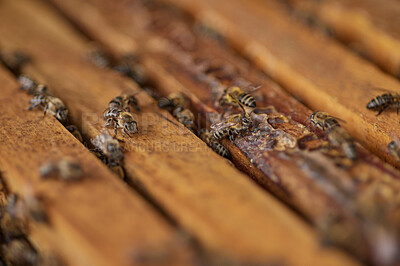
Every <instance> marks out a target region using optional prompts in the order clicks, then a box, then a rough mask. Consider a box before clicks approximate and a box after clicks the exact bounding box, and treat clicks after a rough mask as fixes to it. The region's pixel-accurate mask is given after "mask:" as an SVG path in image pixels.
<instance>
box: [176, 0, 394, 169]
mask: <svg viewBox="0 0 400 266" xmlns="http://www.w3.org/2000/svg"><path fill="white" fill-rule="evenodd" d="M171 2H173V3H175V4H177V5H179V6H181V7H182V8H184V9H186V10H188V11H190V12H191V13H192V14H193V15H194V16H196V17H197V18H198V19H199V20H200V21H203V22H205V23H208V24H211V25H212V26H213V27H215V28H217V29H218V30H219V31H220V32H221V33H223V34H224V35H225V36H226V37H227V38H228V39H229V40H230V41H231V43H232V44H233V45H234V46H235V47H236V48H237V49H238V50H240V51H241V52H242V53H243V54H245V55H247V56H248V57H249V58H251V60H252V61H253V62H254V63H256V64H257V65H258V66H260V67H261V68H262V69H263V70H264V71H265V72H266V73H267V74H269V75H270V76H271V77H272V78H273V79H275V80H276V81H278V82H279V83H280V84H282V85H283V86H284V87H285V89H287V90H288V91H290V92H291V93H292V94H293V95H296V97H298V98H300V99H302V100H303V101H304V103H306V105H308V106H310V107H311V108H312V109H315V110H322V111H327V112H328V113H330V114H331V115H334V116H337V117H340V118H342V119H344V120H345V121H346V123H345V124H344V125H343V126H344V127H345V128H346V129H348V130H349V131H350V133H351V134H352V135H353V137H355V138H357V139H358V140H359V141H360V142H361V143H362V144H363V145H364V146H365V147H367V148H368V149H369V150H371V151H373V152H374V153H376V154H377V155H379V156H380V157H381V158H384V159H385V160H387V161H389V162H390V163H392V164H394V165H396V166H399V165H400V164H399V162H397V161H396V159H395V158H393V157H392V156H390V155H389V154H388V152H387V145H388V143H389V142H390V141H391V140H392V139H393V138H394V136H396V135H399V133H400V132H399V129H396V128H393V127H392V125H394V124H396V123H397V121H398V118H397V115H396V114H395V113H391V112H386V113H385V114H384V115H381V116H379V117H377V116H376V112H373V111H369V110H366V105H367V103H368V102H369V101H370V100H371V99H372V98H374V97H376V96H377V95H379V94H382V93H383V92H382V90H379V89H377V88H384V89H386V90H389V91H394V92H396V91H398V87H399V85H400V83H399V82H398V81H396V80H395V79H394V78H391V77H389V76H387V75H385V74H382V73H381V72H380V71H379V70H378V69H376V67H375V66H372V65H371V64H369V63H368V62H366V61H364V60H362V59H360V58H358V57H357V56H355V55H353V54H352V53H351V52H349V51H348V50H346V49H344V48H343V47H341V46H340V45H338V44H337V43H335V42H332V41H330V40H329V39H327V38H325V37H323V36H321V35H319V34H314V33H312V32H311V31H310V30H309V29H307V28H306V27H304V26H302V25H299V24H298V23H296V22H294V21H293V20H291V19H290V17H289V16H288V15H287V14H285V13H284V12H282V11H281V10H280V9H277V8H276V7H275V5H272V4H271V5H268V3H269V2H262V1H261V2H262V3H263V4H261V2H260V1H257V0H252V1H241V0H236V1H233V2H232V3H231V4H230V5H225V4H224V1H202V2H196V3H195V4H193V3H192V2H191V1H187V0H172V1H171ZM238 18H240V22H241V23H237V21H238Z"/></svg>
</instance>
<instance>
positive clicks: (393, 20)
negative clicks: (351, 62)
mask: <svg viewBox="0 0 400 266" xmlns="http://www.w3.org/2000/svg"><path fill="white" fill-rule="evenodd" d="M286 3H287V4H289V8H290V9H291V11H293V13H292V14H294V15H295V16H296V17H299V18H300V19H306V20H308V21H310V22H311V24H313V25H320V26H322V27H327V28H328V29H330V30H332V31H333V33H334V34H335V37H337V38H339V39H340V40H341V41H343V42H345V43H346V44H348V45H349V46H351V47H352V48H353V49H355V50H356V51H357V52H360V53H361V54H362V55H364V56H366V57H367V58H368V59H370V60H372V61H373V62H374V63H376V64H377V65H378V66H379V67H381V68H382V69H383V70H385V71H387V72H388V73H390V74H392V75H394V76H396V77H397V78H400V29H399V27H398V25H400V2H399V1H397V0H388V1H385V3H382V2H380V1H374V0H350V1H349V0H334V1H333V0H332V1H331V0H328V1H319V2H318V1H303V0H289V1H287V2H286Z"/></svg>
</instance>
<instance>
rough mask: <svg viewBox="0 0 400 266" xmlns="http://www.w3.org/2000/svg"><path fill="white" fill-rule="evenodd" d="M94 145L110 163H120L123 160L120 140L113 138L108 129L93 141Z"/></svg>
mask: <svg viewBox="0 0 400 266" xmlns="http://www.w3.org/2000/svg"><path fill="white" fill-rule="evenodd" d="M92 143H93V145H94V146H95V147H96V148H97V149H99V150H100V151H101V152H102V153H103V154H104V155H105V156H106V157H107V158H108V160H109V162H113V163H120V162H121V161H122V160H123V158H124V155H123V153H122V148H121V145H120V144H119V142H118V140H116V139H115V138H113V137H111V135H110V133H108V131H107V130H106V129H103V130H102V132H101V134H100V135H98V136H97V137H96V138H95V139H93V140H92Z"/></svg>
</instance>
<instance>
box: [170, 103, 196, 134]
mask: <svg viewBox="0 0 400 266" xmlns="http://www.w3.org/2000/svg"><path fill="white" fill-rule="evenodd" d="M172 115H173V116H174V117H175V118H176V120H178V122H179V123H181V124H182V125H184V126H185V127H186V128H188V129H189V130H190V131H192V132H193V133H195V131H196V130H195V128H194V127H193V125H194V114H193V113H192V111H190V110H189V109H187V108H181V107H178V108H175V110H174V111H173V113H172Z"/></svg>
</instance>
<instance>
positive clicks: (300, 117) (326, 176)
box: [53, 0, 399, 257]
mask: <svg viewBox="0 0 400 266" xmlns="http://www.w3.org/2000/svg"><path fill="white" fill-rule="evenodd" d="M53 2H56V3H57V5H58V6H59V7H60V8H61V9H62V10H63V11H64V12H65V13H67V14H68V16H69V17H70V18H72V19H73V20H74V22H75V23H77V24H78V25H79V26H80V27H81V28H82V29H83V31H84V32H86V33H87V34H89V35H90V36H91V38H93V39H96V40H99V41H101V42H103V43H104V45H105V46H106V47H107V48H108V49H109V50H110V51H111V52H112V53H114V54H118V55H121V54H119V53H118V44H117V43H113V42H112V41H111V39H109V40H104V39H102V38H101V36H100V37H98V36H99V33H100V32H101V28H102V27H101V26H99V25H101V23H107V21H106V20H104V17H105V18H108V23H111V24H113V25H115V27H116V28H117V29H118V30H119V31H120V32H121V34H125V35H126V36H130V37H131V38H132V39H134V40H135V41H136V42H138V44H139V45H137V47H141V48H140V49H138V50H137V52H138V54H139V55H140V57H141V58H142V63H143V66H144V67H145V69H146V70H147V72H148V75H149V76H150V77H151V79H152V80H153V81H154V82H156V83H157V85H158V88H159V92H162V94H164V95H166V94H168V93H171V92H173V91H176V90H180V91H182V92H184V93H185V94H186V95H188V96H189V97H190V98H191V100H192V102H193V103H194V104H193V105H194V106H193V109H194V110H195V111H196V112H197V113H201V114H202V115H204V116H210V114H212V113H214V112H216V111H215V110H214V109H213V108H214V107H213V102H212V101H211V100H210V99H211V98H212V93H211V90H210V84H211V83H212V82H215V81H218V80H217V79H215V78H214V79H212V78H210V76H207V77H206V75H205V74H204V73H203V72H202V71H201V70H199V69H198V68H196V65H195V64H194V63H193V62H194V61H196V59H203V60H204V61H205V62H219V64H220V66H225V67H228V68H233V69H234V70H236V71H237V73H236V74H235V75H236V76H235V77H234V78H233V79H234V81H232V84H234V83H235V82H238V81H239V80H247V81H250V82H251V83H253V84H261V85H262V88H261V89H260V93H258V94H257V95H258V96H260V95H261V96H260V98H261V100H259V102H258V104H259V106H260V104H261V106H267V105H270V104H272V105H274V106H275V107H277V109H278V110H279V111H281V112H282V113H284V114H285V115H287V116H289V119H290V117H292V118H293V119H294V120H295V121H298V122H302V123H303V122H304V121H305V120H306V117H307V116H309V115H310V113H311V111H310V110H308V109H306V108H305V107H304V106H302V105H301V104H299V103H298V102H296V101H295V100H294V99H293V98H291V97H289V96H288V95H287V94H285V93H284V92H283V91H282V90H281V88H279V86H277V85H276V84H274V83H273V82H271V80H269V79H267V78H266V77H265V76H263V75H261V74H260V73H259V72H258V71H257V70H256V69H255V68H253V67H251V66H249V64H247V63H246V62H243V60H240V59H239V58H238V57H236V56H232V55H231V54H232V53H233V52H232V51H230V50H229V48H228V47H225V46H219V45H216V43H215V42H212V41H210V40H208V41H207V40H206V39H205V38H201V37H199V36H198V34H197V35H196V33H195V32H193V31H192V29H191V28H190V26H189V27H188V25H185V24H184V23H182V21H179V20H178V19H176V17H178V16H179V14H178V13H173V12H170V15H169V16H167V15H166V13H168V12H162V11H160V10H157V9H156V5H152V6H150V7H149V10H151V11H149V10H147V9H146V8H144V7H143V6H141V5H140V4H139V3H138V2H136V3H135V4H134V5H133V4H132V5H131V4H127V3H125V4H124V3H119V4H117V3H110V2H108V1H102V0H92V1H91V2H92V3H93V4H94V5H96V6H97V8H98V10H99V12H102V15H98V16H97V17H102V18H103V19H102V21H98V20H96V19H93V18H91V17H87V16H85V11H82V12H76V10H77V6H80V4H81V2H80V1H68V2H67V3H66V2H64V1H57V0H54V1H53ZM88 9H89V10H91V11H90V13H93V12H95V11H93V7H92V8H91V7H90V6H89V5H87V4H86V6H85V10H88ZM165 9H167V10H168V8H165ZM181 17H182V16H181ZM154 18H156V19H154ZM154 20H155V21H156V22H154ZM186 22H187V21H186ZM187 23H188V24H190V22H187ZM152 24H158V26H155V27H154V26H149V25H152ZM175 29H180V31H179V32H180V35H179V37H176V34H175ZM177 39H178V40H177ZM182 40H185V41H186V43H185V42H184V41H182ZM190 44H192V45H190ZM204 103H206V104H207V105H206V106H205V105H204ZM273 115H280V114H278V113H272V114H271V116H273ZM290 121H291V120H290ZM274 126H275V127H276V128H279V129H281V130H283V131H285V132H287V133H289V134H290V135H291V136H293V137H294V138H298V137H300V136H302V135H303V134H309V132H308V131H307V130H305V129H304V127H303V126H302V125H300V124H296V123H295V122H294V121H291V122H290V123H288V124H285V125H281V126H280V127H279V126H277V125H274ZM238 139H239V140H237V141H235V144H236V145H237V146H238V147H239V149H240V150H239V149H238V148H236V147H235V146H233V145H232V144H231V143H230V142H229V141H226V142H224V143H225V144H226V145H228V146H229V148H230V149H231V152H232V154H233V159H234V162H235V164H236V165H238V166H239V167H240V168H241V169H243V170H245V171H246V172H248V173H250V174H251V175H252V177H253V178H255V179H256V180H257V181H258V182H259V183H261V184H262V185H264V186H266V187H267V188H268V189H270V190H271V191H273V192H274V193H275V194H276V195H279V196H280V197H281V198H283V199H285V200H286V201H288V202H289V203H291V204H292V205H294V206H295V207H296V208H298V209H299V210H300V211H302V212H303V213H305V214H306V216H307V217H308V218H309V219H310V220H312V221H313V222H315V223H316V224H319V223H321V221H324V220H325V219H327V216H329V215H332V214H333V213H335V215H339V216H340V215H344V216H345V217H346V219H342V222H343V224H342V226H349V224H347V225H345V224H346V223H350V224H352V226H350V227H352V229H348V230H349V231H350V232H352V233H351V234H353V235H352V236H351V237H350V238H348V239H347V243H346V244H347V245H350V246H352V247H350V248H351V249H353V251H354V249H355V250H357V251H354V252H360V249H361V250H362V249H363V248H362V247H361V246H363V245H364V244H366V243H367V242H368V241H366V240H365V239H364V240H358V241H357V240H356V237H358V238H361V239H363V238H364V237H365V236H363V235H362V234H361V236H360V232H359V231H358V230H360V228H363V226H362V225H360V224H362V223H363V222H360V221H355V220H357V219H355V220H354V217H352V215H354V213H353V212H354V206H353V203H354V201H356V202H357V201H359V200H360V199H363V200H362V201H361V202H362V203H361V204H360V206H358V207H356V208H358V209H359V210H364V209H365V210H368V211H367V212H364V211H362V212H363V213H364V214H363V215H366V216H369V218H370V219H375V218H376V217H375V218H373V217H371V216H370V214H371V210H372V209H374V207H372V206H373V204H371V203H372V202H374V199H373V198H371V197H370V196H368V195H370V189H375V188H377V187H381V188H382V187H387V184H384V183H382V176H385V177H386V178H385V180H386V181H388V182H389V183H390V184H391V185H390V186H391V188H392V189H394V190H397V189H399V182H398V181H397V180H396V179H398V178H399V176H398V173H396V172H395V171H394V170H393V169H391V170H389V169H390V168H386V169H385V167H386V166H384V165H383V164H382V162H379V160H377V159H376V158H374V157H373V156H371V155H368V153H366V152H365V151H364V150H362V149H360V159H359V160H358V162H357V163H356V165H355V166H353V167H352V168H351V169H350V170H347V171H345V170H343V169H339V168H338V167H335V166H334V165H333V163H332V161H329V160H328V159H326V158H325V159H324V156H323V155H322V153H320V152H318V151H317V152H313V155H310V154H308V153H302V152H301V151H296V154H292V155H290V156H289V158H288V159H287V160H282V156H287V155H282V154H283V153H284V152H282V153H280V152H271V149H270V148H268V147H264V146H262V145H261V144H259V143H258V146H257V145H251V142H252V141H254V136H253V135H250V136H248V138H238ZM260 139H261V138H260ZM257 151H259V152H257ZM249 160H251V161H253V162H255V164H254V165H253V164H251V163H250V161H249ZM294 162H296V163H294ZM372 162H373V163H372ZM305 165H308V166H307V167H305ZM254 166H255V167H254ZM382 168H384V169H382ZM310 169H312V170H310ZM318 169H320V170H321V169H325V170H324V171H319V170H318ZM361 173H362V174H361ZM360 175H362V176H365V179H364V180H363V181H360V178H359V176H360ZM317 176H318V178H315V177H317ZM367 176H368V177H367ZM338 180H341V182H342V183H340V182H337V181H338ZM372 180H374V181H373V182H377V183H379V185H377V186H376V187H375V188H374V186H370V185H369V184H370V183H371V182H372ZM379 180H380V181H379ZM389 180H390V181H389ZM386 181H385V182H386ZM338 183H340V184H338ZM349 183H351V185H350V186H348V185H349ZM349 187H352V188H353V189H354V190H352V189H350V191H351V192H349V190H348V189H349ZM332 190H333V191H334V192H332ZM342 190H343V191H347V192H348V193H349V194H350V195H351V196H348V195H346V192H344V193H343V191H342ZM394 193H396V192H394ZM310 195H312V196H313V198H315V199H318V200H310ZM346 198H347V199H346ZM343 199H346V200H349V201H350V202H353V203H349V202H348V203H346V204H344V203H343V202H342V200H343ZM367 199H368V200H367ZM392 204H396V203H395V200H394V199H393V198H390V197H389V198H386V200H385V203H382V205H381V206H380V207H378V206H376V208H377V209H382V207H383V206H385V207H387V206H388V205H392ZM328 213H329V215H327V214H328ZM349 213H350V214H349ZM349 216H350V217H349ZM373 216H374V215H373ZM380 217H381V216H380ZM395 223H397V222H395ZM331 229H332V230H333V227H330V228H328V229H327V232H325V233H327V234H329V232H330V230H331ZM369 229H371V227H369ZM379 230H380V229H379ZM379 230H378V231H379ZM361 231H363V230H361ZM367 231H368V230H367ZM364 233H365V232H364ZM354 234H355V235H354ZM355 236H356V237H355ZM373 238H374V237H371V239H373ZM363 241H364V242H363ZM349 242H350V243H349ZM360 242H361V243H360ZM372 242H373V241H372ZM342 244H343V243H342ZM370 244H371V245H372V246H373V245H374V244H372V243H369V244H368V245H370ZM372 249H375V248H372ZM376 252H378V249H377V250H376ZM361 253H363V256H364V257H365V256H369V253H370V252H368V251H366V250H363V251H362V252H361ZM366 253H368V254H366Z"/></svg>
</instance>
